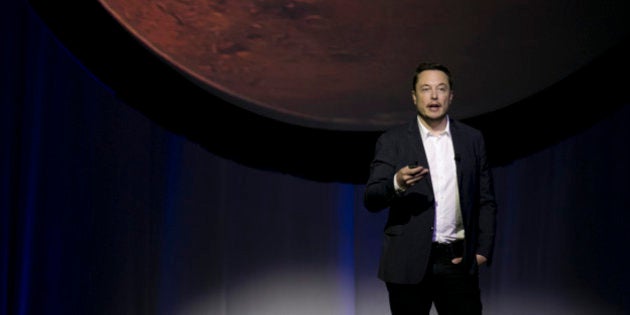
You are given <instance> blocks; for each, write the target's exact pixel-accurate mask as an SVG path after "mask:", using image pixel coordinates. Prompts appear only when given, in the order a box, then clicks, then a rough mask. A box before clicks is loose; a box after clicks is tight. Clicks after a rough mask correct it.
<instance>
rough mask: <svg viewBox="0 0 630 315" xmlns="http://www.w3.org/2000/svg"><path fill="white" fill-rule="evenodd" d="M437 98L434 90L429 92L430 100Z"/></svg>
mask: <svg viewBox="0 0 630 315" xmlns="http://www.w3.org/2000/svg"><path fill="white" fill-rule="evenodd" d="M437 98H438V97H437V92H436V91H434V90H432V91H431V99H433V100H436V99H437Z"/></svg>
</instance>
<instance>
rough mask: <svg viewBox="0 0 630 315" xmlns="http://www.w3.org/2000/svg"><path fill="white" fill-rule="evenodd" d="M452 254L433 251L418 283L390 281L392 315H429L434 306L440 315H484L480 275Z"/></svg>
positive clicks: (388, 286)
mask: <svg viewBox="0 0 630 315" xmlns="http://www.w3.org/2000/svg"><path fill="white" fill-rule="evenodd" d="M452 258H453V255H452V253H449V252H447V251H442V250H433V251H432V254H431V263H430V264H429V267H428V270H427V272H426V276H425V277H424V279H423V280H422V281H421V282H420V283H418V284H396V283H389V282H387V283H386V284H387V291H388V292H389V304H390V309H391V312H392V315H428V314H429V312H430V311H431V305H432V304H435V309H436V310H437V312H438V314H440V315H481V309H482V306H481V296H480V291H479V276H478V274H477V273H475V274H471V273H470V272H469V270H468V269H467V268H466V267H464V265H463V264H461V263H460V264H453V263H452V262H451V260H452Z"/></svg>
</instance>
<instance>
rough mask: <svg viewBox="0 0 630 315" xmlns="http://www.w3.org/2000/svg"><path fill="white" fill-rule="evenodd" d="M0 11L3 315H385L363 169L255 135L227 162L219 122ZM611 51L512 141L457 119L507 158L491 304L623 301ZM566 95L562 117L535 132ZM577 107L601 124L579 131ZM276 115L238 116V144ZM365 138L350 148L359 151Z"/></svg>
mask: <svg viewBox="0 0 630 315" xmlns="http://www.w3.org/2000/svg"><path fill="white" fill-rule="evenodd" d="M0 23H1V25H2V31H1V33H0V36H1V38H0V39H1V43H2V49H1V50H0V53H1V55H0V56H1V57H0V58H1V59H0V62H1V65H2V70H3V71H2V79H0V80H1V82H0V88H1V91H2V92H1V93H0V97H1V100H0V128H1V131H0V153H1V154H0V186H1V189H0V314H11V315H13V314H20V315H22V314H169V315H170V314H182V315H184V314H186V315H188V314H190V315H193V314H194V315H196V314H225V315H247V314H256V315H259V314H269V315H277V314H314V315H315V314H317V315H320V314H331V315H332V314H344V315H345V314H357V315H372V314H374V315H377V314H386V313H387V297H386V289H385V287H384V286H383V284H382V283H381V282H380V281H379V280H377V279H376V268H377V260H378V254H379V250H380V242H381V233H382V227H383V224H384V220H385V215H386V214H385V213H380V214H372V213H369V212H367V210H365V209H364V208H363V205H362V196H363V195H362V194H363V188H364V187H363V185H362V184H361V180H362V179H363V178H362V175H363V173H362V172H363V171H362V167H365V171H367V165H366V164H365V163H364V162H365V161H362V162H361V163H358V164H359V165H358V166H356V168H357V169H358V171H357V170H352V171H351V173H350V175H346V174H340V173H339V172H343V170H344V169H343V167H341V166H336V167H331V168H330V169H332V171H333V172H332V174H318V173H322V172H326V171H327V170H329V168H328V167H327V165H328V164H327V163H329V161H328V160H326V159H325V158H324V160H323V162H321V163H320V164H317V163H310V162H311V160H304V161H308V163H304V164H306V165H300V163H294V164H291V165H289V166H290V167H287V168H282V167H281V166H282V165H278V164H273V163H271V162H270V161H269V154H268V153H267V152H263V150H264V147H263V146H254V148H255V149H257V150H261V152H260V155H261V157H262V158H263V159H264V161H262V162H256V161H252V159H255V158H256V156H257V155H256V153H257V152H256V151H255V150H251V149H250V150H246V151H243V152H246V153H248V154H249V155H250V156H249V157H248V158H243V157H239V156H237V154H235V153H230V152H241V151H239V150H237V149H234V150H232V151H231V150H230V148H231V146H234V147H238V146H239V145H242V144H243V143H242V142H239V141H235V142H234V143H230V142H229V141H227V140H223V141H222V142H221V143H220V144H219V145H216V144H214V145H213V143H214V142H211V141H207V140H206V137H207V138H212V137H218V138H225V137H226V135H227V134H229V133H230V131H231V127H228V128H225V129H221V130H222V133H220V134H216V135H214V134H213V135H210V136H208V135H206V136H205V137H201V136H198V135H196V134H188V133H185V132H184V131H186V129H185V128H182V126H181V125H176V126H173V125H172V124H169V123H166V122H165V120H164V119H154V118H155V116H152V115H151V114H146V112H145V111H143V110H139V109H138V108H137V107H135V106H130V104H128V103H127V99H124V98H122V97H121V95H120V94H117V93H116V91H115V90H113V89H112V87H111V86H110V85H108V84H105V83H104V82H103V81H102V80H101V79H100V78H99V77H98V76H95V75H94V74H93V72H91V71H90V69H88V68H86V67H85V65H84V63H82V61H81V60H80V59H77V58H76V56H75V55H74V54H73V53H72V52H71V51H70V50H68V49H67V47H66V46H65V45H64V43H62V42H60V41H58V38H57V37H56V36H55V34H54V33H53V32H52V31H51V29H50V28H49V27H48V26H47V24H46V23H44V22H43V21H42V20H41V18H40V17H39V16H38V15H37V14H36V13H35V11H34V10H33V9H32V8H31V7H30V6H29V5H27V4H26V3H25V2H24V1H11V2H10V3H5V4H4V5H3V10H2V18H1V19H0ZM617 62H618V63H620V64H621V65H622V67H621V68H614V67H613V68H609V69H604V70H605V72H603V73H604V74H605V75H596V76H591V77H588V76H587V77H586V79H585V80H586V81H584V80H583V81H580V82H587V84H586V86H591V87H594V88H592V89H585V88H583V87H584V85H580V86H579V88H573V89H572V88H570V87H568V88H566V87H565V88H563V89H560V90H559V91H560V92H556V93H560V94H553V97H552V98H550V99H553V102H552V101H549V103H546V102H545V99H544V98H543V99H540V98H539V99H537V103H536V106H535V107H532V108H531V110H532V111H534V113H531V114H529V115H527V116H525V117H521V119H524V120H525V121H526V123H525V124H524V125H523V126H524V127H525V128H526V129H525V131H523V132H522V134H519V135H520V136H519V138H518V140H519V141H521V143H512V144H510V143H509V142H501V141H499V140H498V139H499V138H498V136H496V134H497V133H500V132H501V131H502V129H500V128H499V127H501V124H491V122H496V120H498V121H502V122H503V124H510V123H511V121H507V122H506V121H505V120H502V118H503V119H506V117H508V118H511V117H510V116H492V115H490V116H484V117H479V118H477V119H472V120H470V122H471V123H474V124H476V125H478V126H480V127H482V129H483V130H484V131H487V132H488V137H489V138H490V139H491V140H490V141H489V145H490V146H491V151H492V152H494V155H493V156H495V157H497V156H501V157H502V158H501V159H496V160H495V161H497V163H495V166H494V168H493V173H494V175H495V181H496V189H497V198H498V202H499V210H500V212H499V233H498V237H497V248H496V253H495V254H496V258H495V263H494V264H493V265H492V266H491V267H490V268H483V269H482V275H481V279H482V292H483V300H484V305H485V310H486V312H485V313H486V314H489V315H492V314H527V315H529V314H629V313H630V299H629V296H630V295H629V294H628V293H629V292H630V284H629V282H630V273H629V271H628V268H627V262H628V258H629V257H630V256H629V254H628V253H627V247H628V246H627V243H628V236H627V223H628V218H629V214H628V210H630V202H629V201H628V197H627V196H628V188H629V185H628V183H627V180H628V178H629V176H630V167H629V166H628V161H630V149H629V146H628V143H629V141H630V126H629V124H628V122H629V121H630V104H629V102H628V101H627V100H628V99H627V97H625V98H623V97H622V98H616V97H611V95H624V94H627V92H626V90H625V89H621V88H620V87H621V86H623V85H624V84H626V83H627V79H626V77H627V72H622V73H617V72H618V71H620V69H621V70H624V71H626V70H628V67H627V62H626V61H625V59H623V60H618V61H617ZM613 64H614V62H613ZM597 73H598V74H601V72H597ZM606 74H607V75H606ZM617 74H619V75H620V76H621V78H617ZM582 84H584V83H582ZM589 84H590V85H589ZM607 86H608V87H610V88H608V89H606V88H605V87H607ZM549 93H552V92H549ZM563 99H565V100H569V101H570V102H571V103H570V104H568V106H566V108H568V109H569V110H567V111H566V112H564V113H563V114H562V115H561V116H558V118H557V119H555V120H554V121H553V122H552V124H544V125H541V124H540V123H539V120H537V119H536V118H538V116H545V115H547V114H549V115H551V113H550V111H552V110H553V108H554V106H556V105H557V102H558V100H563ZM580 99H583V100H585V101H584V102H583V103H582V102H580ZM598 99H599V100H602V102H606V103H609V102H616V103H614V104H612V106H609V105H611V104H598V103H597V102H596V100H598ZM529 104H530V105H531V103H529ZM157 105H158V104H156V106H157ZM565 105H567V104H563V106H565ZM574 114H575V115H577V117H578V118H580V117H581V118H583V117H595V118H596V119H593V120H590V121H589V120H584V119H581V120H579V121H580V122H584V123H581V124H580V125H579V126H575V124H574V123H573V120H572V115H574ZM589 114H592V115H589ZM209 115H220V114H219V113H214V114H213V113H210V114H209ZM159 118H163V116H159ZM208 120H209V121H211V122H213V123H214V122H215V121H216V120H217V119H216V118H208ZM542 121H545V119H544V118H542ZM514 124H516V122H514ZM272 126H273V127H265V126H264V125H263V124H261V123H258V122H256V123H255V124H252V125H247V124H246V125H244V126H239V128H241V130H245V131H246V132H241V133H240V134H239V135H236V136H237V140H238V139H240V137H244V136H243V133H252V134H256V133H257V132H262V133H263V134H264V133H265V132H267V133H268V132H269V130H268V129H264V128H276V127H277V126H279V125H272ZM497 126H498V127H497ZM562 126H567V128H568V129H565V130H568V131H570V132H565V133H569V134H565V133H563V132H556V130H563V128H562ZM171 127H180V128H171ZM254 127H256V128H254ZM257 128H260V129H257ZM287 128H288V129H282V128H278V129H277V131H274V132H277V133H278V134H279V135H281V136H288V135H286V134H285V132H286V131H287V130H289V131H293V130H294V129H291V128H292V127H287ZM497 128H498V129H497ZM546 129H548V130H549V133H548V134H546V133H545V131H546ZM211 130H213V131H215V130H218V128H215V129H211ZM274 130H276V129H274ZM297 130H302V129H297ZM297 135H298V136H300V135H301V136H305V137H313V138H314V137H316V133H314V132H313V131H308V132H297ZM344 135H345V134H344ZM507 135H508V136H509V134H507ZM325 136H326V137H331V134H330V133H328V132H326V133H325ZM340 136H341V138H340V139H341V140H346V139H345V138H343V135H341V134H340ZM371 137H372V134H369V133H368V134H366V135H365V137H362V138H360V139H362V141H365V142H359V143H360V144H361V145H368V146H369V147H368V148H364V147H362V148H361V150H364V151H363V152H368V154H371V150H372V147H371V146H372V145H373V144H372V143H371V142H370V141H367V140H365V139H368V140H369V139H371ZM492 137H495V138H492ZM308 139H309V140H310V139H311V138H308ZM353 139H355V138H353V137H348V138H347V140H353ZM492 139H497V140H492ZM202 140H204V141H202ZM524 140H527V141H530V142H527V143H525V142H523V141H524ZM506 143H507V144H506ZM531 143H545V144H548V145H545V146H544V147H539V146H537V145H535V144H531ZM332 145H333V147H334V148H339V147H342V145H341V144H339V143H335V144H332ZM354 145H356V143H355V144H354ZM510 145H511V146H510ZM298 146H299V145H298ZM514 147H520V148H523V147H525V148H528V149H530V150H529V151H527V152H526V154H525V152H524V151H522V150H519V149H515V148H514ZM273 148H274V150H276V149H284V151H282V152H278V153H275V154H277V155H278V156H283V157H285V156H287V157H289V158H287V159H288V160H292V159H291V157H296V158H298V159H300V156H299V153H294V152H293V151H292V149H293V148H292V147H291V145H290V144H289V145H287V144H285V143H283V145H276V146H273ZM502 150H505V151H508V152H518V153H519V154H511V155H505V156H510V157H513V158H511V159H507V158H505V157H504V156H502V155H500V154H499V153H501V151H502ZM228 153H229V154H228ZM339 154H340V155H342V154H343V152H339ZM294 155H297V156H294ZM331 155H332V156H333V157H334V153H333V154H331ZM339 158H340V159H345V158H346V157H342V156H340V157H339ZM364 158H365V157H364ZM367 158H369V156H368V157H367ZM333 161H334V159H333ZM499 162H500V163H499ZM270 163H271V164H270ZM300 167H308V168H309V170H307V171H304V170H303V169H302V168H300ZM315 174H316V175H318V176H315Z"/></svg>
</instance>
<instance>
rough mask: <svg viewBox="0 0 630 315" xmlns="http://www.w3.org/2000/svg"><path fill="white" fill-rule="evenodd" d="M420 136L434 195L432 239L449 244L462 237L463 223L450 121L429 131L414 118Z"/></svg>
mask: <svg viewBox="0 0 630 315" xmlns="http://www.w3.org/2000/svg"><path fill="white" fill-rule="evenodd" d="M418 125H419V126H420V137H421V138H422V144H423V145H424V152H425V153H426V155H427V160H428V162H429V165H428V167H429V174H428V175H429V176H431V183H432V184H433V193H434V195H435V226H434V229H433V241H434V242H438V243H451V242H453V241H455V240H462V239H464V224H463V221H462V215H461V209H460V206H459V190H458V189H457V166H456V164H455V163H456V161H455V152H454V150H453V140H452V138H451V132H450V123H449V122H448V119H447V123H446V128H445V129H444V130H443V131H441V132H439V133H437V134H436V133H431V132H430V131H429V130H428V129H427V128H426V127H425V126H424V125H422V123H421V122H420V119H419V118H418Z"/></svg>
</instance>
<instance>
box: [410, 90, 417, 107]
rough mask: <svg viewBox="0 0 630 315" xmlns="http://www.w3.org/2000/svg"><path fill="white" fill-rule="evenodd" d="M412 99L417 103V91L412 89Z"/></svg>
mask: <svg viewBox="0 0 630 315" xmlns="http://www.w3.org/2000/svg"><path fill="white" fill-rule="evenodd" d="M411 99H412V100H413V103H414V104H416V91H414V90H411Z"/></svg>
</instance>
